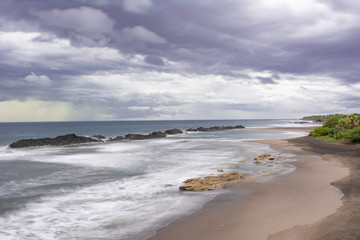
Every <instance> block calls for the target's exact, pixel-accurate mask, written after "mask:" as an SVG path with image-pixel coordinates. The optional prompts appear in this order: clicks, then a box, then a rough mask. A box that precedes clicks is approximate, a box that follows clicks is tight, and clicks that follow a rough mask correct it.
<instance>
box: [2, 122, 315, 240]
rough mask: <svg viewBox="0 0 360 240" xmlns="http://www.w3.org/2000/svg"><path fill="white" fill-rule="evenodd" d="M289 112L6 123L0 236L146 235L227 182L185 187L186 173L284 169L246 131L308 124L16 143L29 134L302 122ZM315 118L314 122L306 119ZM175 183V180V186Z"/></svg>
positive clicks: (272, 134) (256, 135)
mask: <svg viewBox="0 0 360 240" xmlns="http://www.w3.org/2000/svg"><path fill="white" fill-rule="evenodd" d="M293 122H294V121H292V120H228V121H225V120H221V121H220V120H216V121H215V120H214V121H208V120H207V121H200V120H199V121H113V122H51V123H49V122H48V123H0V239H3V238H4V239H14V240H15V239H16V240H18V239H29V240H32V239H34V240H35V239H36V240H38V239H46V240H48V239H146V238H147V237H149V236H151V234H153V233H154V231H156V230H157V229H159V228H160V227H162V226H165V225H167V224H169V223H171V222H172V221H174V220H176V219H178V218H181V217H184V216H186V215H189V214H191V213H194V212H195V211H197V210H199V209H201V208H202V206H203V205H204V204H205V203H207V202H208V201H210V200H211V199H213V198H214V197H215V196H216V195H218V194H221V193H224V192H225V191H226V190H218V191H208V192H183V191H179V186H180V185H182V182H183V181H184V180H186V179H188V178H193V177H203V176H207V175H210V174H214V175H216V174H219V172H218V170H219V169H221V170H223V171H224V172H230V171H238V172H241V173H247V174H256V173H259V172H262V171H274V172H286V171H291V170H292V169H293V167H292V166H291V165H289V164H287V163H285V162H283V163H279V164H275V165H273V166H271V167H269V166H266V165H255V164H253V159H254V157H256V156H258V155H260V154H262V153H264V152H267V153H269V152H270V153H275V152H274V151H273V150H272V149H270V148H269V146H268V145H264V144H258V143H252V142H246V141H245V140H249V139H272V138H288V137H295V136H301V135H305V134H306V133H304V132H287V131H272V130H255V129H246V128H245V129H237V130H225V131H215V132H191V133H186V132H185V133H183V134H178V135H174V136H168V137H167V138H161V139H150V140H138V141H121V142H112V143H91V144H80V145H72V146H62V147H54V146H44V147H31V148H23V149H11V148H9V147H8V144H9V143H11V142H12V141H16V140H19V139H23V138H39V137H54V136H57V135H63V134H67V133H75V134H77V135H84V136H91V135H94V134H102V135H105V136H108V137H114V136H118V135H124V134H127V133H149V132H153V131H159V130H160V131H164V130H166V129H170V128H179V129H181V130H186V129H187V128H197V127H200V126H203V127H211V126H215V125H232V126H233V125H239V124H241V125H244V126H245V127H250V128H255V127H273V126H293V125H295V126H303V125H297V124H295V123H293ZM308 125H310V123H309V124H308ZM169 186H170V187H169Z"/></svg>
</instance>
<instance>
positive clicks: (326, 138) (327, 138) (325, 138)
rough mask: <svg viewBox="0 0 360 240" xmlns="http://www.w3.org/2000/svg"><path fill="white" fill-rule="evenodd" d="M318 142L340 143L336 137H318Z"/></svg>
mask: <svg viewBox="0 0 360 240" xmlns="http://www.w3.org/2000/svg"><path fill="white" fill-rule="evenodd" d="M316 140H326V141H338V140H337V139H335V138H334V137H330V136H325V137H317V138H316Z"/></svg>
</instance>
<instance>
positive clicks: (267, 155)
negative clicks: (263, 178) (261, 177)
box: [254, 153, 273, 160]
mask: <svg viewBox="0 0 360 240" xmlns="http://www.w3.org/2000/svg"><path fill="white" fill-rule="evenodd" d="M267 158H273V155H271V154H269V153H264V154H261V155H260V156H258V157H256V158H254V160H262V159H267Z"/></svg>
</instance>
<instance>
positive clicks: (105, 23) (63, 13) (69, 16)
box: [34, 7, 115, 34]
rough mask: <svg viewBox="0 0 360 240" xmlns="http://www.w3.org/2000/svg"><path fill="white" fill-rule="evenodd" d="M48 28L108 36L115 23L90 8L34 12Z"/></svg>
mask: <svg viewBox="0 0 360 240" xmlns="http://www.w3.org/2000/svg"><path fill="white" fill-rule="evenodd" d="M34 15H36V16H37V17H39V18H40V19H41V20H43V21H44V23H45V24H46V25H48V26H53V27H60V28H63V29H68V30H73V31H76V32H78V33H84V34H109V33H111V32H112V30H113V27H114V24H115V22H114V21H113V20H112V19H110V18H109V16H108V15H107V14H106V13H104V12H103V11H101V10H99V9H95V8H91V7H80V8H70V9H65V10H62V9H52V10H50V11H39V12H34Z"/></svg>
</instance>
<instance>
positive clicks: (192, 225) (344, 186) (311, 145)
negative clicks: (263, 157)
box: [151, 129, 360, 240]
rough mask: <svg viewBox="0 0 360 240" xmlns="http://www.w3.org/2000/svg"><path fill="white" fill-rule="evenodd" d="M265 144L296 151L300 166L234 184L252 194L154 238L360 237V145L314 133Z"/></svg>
mask: <svg viewBox="0 0 360 240" xmlns="http://www.w3.org/2000/svg"><path fill="white" fill-rule="evenodd" d="M279 130H282V129H279ZM261 142H263V143H267V144H270V146H271V147H272V148H273V149H275V150H278V151H280V152H283V153H294V154H296V156H295V157H294V158H295V159H296V160H297V162H294V163H293V164H294V165H296V167H297V169H296V170H295V171H294V172H293V173H290V174H285V175H280V176H276V177H274V178H273V179H272V180H271V181H269V182H266V183H259V182H254V181H251V182H243V183H238V184H234V185H233V186H232V187H231V188H233V189H245V190H250V191H251V193H249V194H247V195H246V196H243V197H241V198H239V199H238V200H237V201H235V202H234V203H229V204H228V205H226V206H222V207H220V208H213V209H211V208H210V209H209V208H206V210H203V211H201V212H200V213H197V214H194V215H193V216H191V217H190V218H188V219H185V220H181V221H177V222H176V223H174V224H171V225H170V226H168V227H165V228H163V229H161V230H160V231H158V233H157V235H156V236H155V237H153V238H151V239H156V240H160V239H172V240H176V239H194V240H195V239H196V240H201V239H206V240H211V239H225V240H231V239H246V240H251V239H254V240H260V239H271V240H277V239H283V240H289V239H329V240H332V239H360V172H359V171H360V148H355V147H353V146H350V145H346V144H343V143H339V142H325V141H318V140H315V138H313V137H301V138H295V139H290V140H267V141H261ZM344 167H345V168H344ZM348 169H350V171H349V170H348ZM349 172H350V175H349ZM339 179H340V180H339ZM339 189H340V190H341V191H340V190H339Z"/></svg>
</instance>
